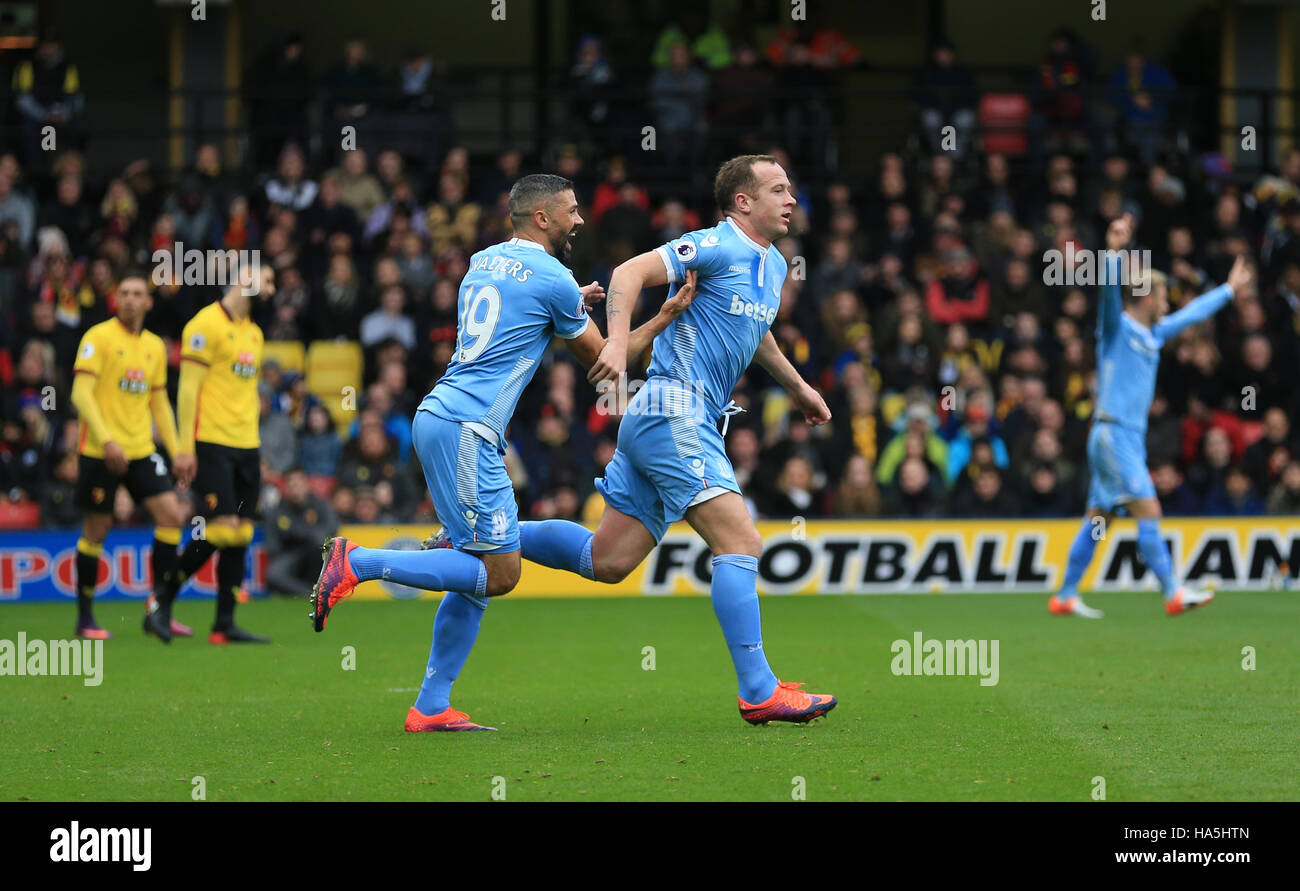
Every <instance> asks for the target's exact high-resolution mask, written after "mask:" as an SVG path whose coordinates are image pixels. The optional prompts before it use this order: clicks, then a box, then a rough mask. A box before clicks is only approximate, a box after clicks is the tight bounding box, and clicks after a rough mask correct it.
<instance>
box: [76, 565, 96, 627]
mask: <svg viewBox="0 0 1300 891" xmlns="http://www.w3.org/2000/svg"><path fill="white" fill-rule="evenodd" d="M98 582H99V557H98V556H94V557H92V556H91V555H90V554H83V553H81V551H77V624H78V625H88V624H90V623H92V622H94V621H95V613H94V608H93V606H92V605H93V604H94V602H95V585H96V584H97V583H98Z"/></svg>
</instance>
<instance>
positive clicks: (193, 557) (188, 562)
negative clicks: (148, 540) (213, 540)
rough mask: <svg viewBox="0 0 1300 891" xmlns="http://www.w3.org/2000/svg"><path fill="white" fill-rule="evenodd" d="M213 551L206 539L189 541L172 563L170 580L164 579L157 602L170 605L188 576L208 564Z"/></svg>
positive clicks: (187, 579) (173, 549)
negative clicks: (162, 588)
mask: <svg viewBox="0 0 1300 891" xmlns="http://www.w3.org/2000/svg"><path fill="white" fill-rule="evenodd" d="M155 543H156V542H155ZM175 550H176V549H175V548H172V551H173V553H174V552H175ZM215 550H216V548H214V547H213V546H212V545H211V544H209V542H208V540H207V539H206V538H194V539H191V540H190V543H189V544H187V545H186V546H185V550H183V551H181V553H180V557H179V558H178V559H176V560H175V561H174V562H173V563H172V566H173V569H172V571H171V578H170V579H166V578H165V579H164V590H163V593H161V594H159V595H158V600H159V601H165V602H164V603H163V606H171V605H172V601H174V600H175V599H176V595H177V594H178V593H180V590H181V586H182V585H184V584H185V583H186V582H187V581H189V578H190V576H192V575H194V573H196V572H198V571H199V569H200V568H201V567H202V566H203V564H204V563H207V562H208V558H210V557H211V556H212V553H213V551H215ZM155 553H156V552H155Z"/></svg>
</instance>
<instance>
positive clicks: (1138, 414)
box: [1097, 260, 1232, 433]
mask: <svg viewBox="0 0 1300 891" xmlns="http://www.w3.org/2000/svg"><path fill="white" fill-rule="evenodd" d="M1108 262H1110V263H1111V264H1112V265H1111V267H1110V270H1109V273H1108V275H1107V281H1108V282H1110V284H1105V285H1102V287H1101V300H1100V304H1099V305H1098V308H1097V418H1098V419H1099V420H1103V421H1110V422H1112V423H1115V424H1119V425H1120V426H1123V427H1127V428H1129V429H1130V430H1136V431H1138V432H1140V433H1145V432H1146V429H1147V415H1148V414H1149V412H1150V410H1151V400H1152V399H1153V398H1155V392H1156V371H1157V369H1158V368H1159V367H1160V350H1161V349H1162V348H1163V347H1164V345H1165V343H1166V342H1168V341H1169V340H1170V338H1172V337H1174V336H1175V335H1177V334H1178V332H1179V331H1182V330H1183V329H1184V328H1186V327H1188V326H1189V325H1195V324H1196V323H1197V322H1202V321H1204V320H1206V319H1208V318H1210V317H1211V316H1212V315H1214V314H1215V313H1216V312H1218V311H1219V310H1221V309H1222V308H1223V307H1224V306H1226V305H1227V303H1228V301H1229V300H1231V299H1232V289H1231V288H1229V287H1228V286H1227V285H1220V286H1219V287H1217V288H1215V289H1214V290H1212V291H1207V292H1206V293H1204V294H1202V295H1201V296H1199V297H1197V298H1196V299H1195V300H1192V301H1191V302H1189V303H1188V304H1187V305H1186V306H1184V307H1183V308H1182V309H1180V310H1178V311H1177V312H1173V313H1170V314H1169V315H1167V316H1165V317H1164V318H1163V319H1160V320H1159V321H1158V322H1156V324H1155V325H1154V326H1153V327H1152V328H1147V327H1146V326H1145V325H1143V324H1141V323H1140V322H1138V321H1137V320H1135V319H1134V318H1133V317H1132V316H1130V315H1129V314H1128V313H1126V312H1124V304H1123V300H1122V299H1121V298H1120V291H1119V284H1118V282H1119V271H1118V267H1116V266H1114V265H1113V264H1114V263H1115V261H1114V260H1110V261H1108Z"/></svg>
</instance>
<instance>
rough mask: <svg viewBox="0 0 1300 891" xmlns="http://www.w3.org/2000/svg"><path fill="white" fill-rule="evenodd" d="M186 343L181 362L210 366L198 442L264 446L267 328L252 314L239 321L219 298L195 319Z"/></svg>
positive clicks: (198, 423) (187, 329)
mask: <svg viewBox="0 0 1300 891" xmlns="http://www.w3.org/2000/svg"><path fill="white" fill-rule="evenodd" d="M181 342H182V346H181V361H182V362H197V363H199V364H200V365H204V366H206V367H207V369H208V373H207V376H206V377H204V378H203V383H202V385H201V386H200V388H199V395H198V406H197V408H196V410H195V414H194V439H195V441H196V442H210V443H214V444H216V445H223V446H227V447H229V448H233V449H255V448H257V447H258V446H260V445H261V439H260V437H259V436H258V431H257V423H258V416H259V414H260V413H261V400H260V399H259V398H258V395H257V378H258V374H259V373H260V372H261V368H262V329H261V328H259V327H258V326H257V323H256V322H254V321H253V320H252V319H251V318H246V319H244V320H243V321H240V322H236V321H235V320H234V319H232V318H231V317H230V314H229V313H227V312H226V308H225V307H224V306H222V304H221V301H220V300H218V301H216V302H214V303H212V304H209V305H208V306H206V307H204V308H203V309H201V310H199V311H198V313H196V314H195V316H194V318H192V319H190V323H189V324H188V325H186V326H185V330H184V332H182V334H181Z"/></svg>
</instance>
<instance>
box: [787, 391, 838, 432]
mask: <svg viewBox="0 0 1300 891" xmlns="http://www.w3.org/2000/svg"><path fill="white" fill-rule="evenodd" d="M793 400H794V404H795V407H797V408H798V409H799V411H801V412H803V419H804V420H805V421H807V422H808V423H809V424H812V425H813V426H814V427H819V426H821V425H822V424H825V423H827V422H828V421H829V420H830V419H831V410H830V408H829V407H828V406H827V405H826V400H825V399H823V398H822V394H821V393H818V392H817V391H816V390H815V389H813V387H812V386H811V385H810V384H804V385H803V389H801V390H800V391H799V392H798V393H796V394H794V396H793Z"/></svg>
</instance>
